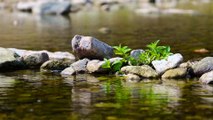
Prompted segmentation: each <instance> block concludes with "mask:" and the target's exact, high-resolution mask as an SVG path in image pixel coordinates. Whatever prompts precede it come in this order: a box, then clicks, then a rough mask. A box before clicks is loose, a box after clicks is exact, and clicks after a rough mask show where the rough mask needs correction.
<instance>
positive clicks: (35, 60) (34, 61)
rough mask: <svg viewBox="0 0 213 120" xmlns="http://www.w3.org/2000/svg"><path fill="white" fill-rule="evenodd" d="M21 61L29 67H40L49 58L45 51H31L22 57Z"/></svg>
mask: <svg viewBox="0 0 213 120" xmlns="http://www.w3.org/2000/svg"><path fill="white" fill-rule="evenodd" d="M22 60H23V62H24V63H25V64H26V65H27V66H28V67H29V68H37V67H40V66H41V65H42V64H43V63H44V62H46V61H48V60H49V56H48V54H47V53H32V54H29V55H26V56H23V57H22Z"/></svg>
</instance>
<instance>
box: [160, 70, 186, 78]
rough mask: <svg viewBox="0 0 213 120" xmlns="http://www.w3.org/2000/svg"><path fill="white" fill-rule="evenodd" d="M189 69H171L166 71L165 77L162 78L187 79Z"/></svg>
mask: <svg viewBox="0 0 213 120" xmlns="http://www.w3.org/2000/svg"><path fill="white" fill-rule="evenodd" d="M187 73H188V71H187V68H175V69H170V70H168V71H166V72H165V73H164V74H163V75H162V78H168V79H172V78H186V77H187Z"/></svg>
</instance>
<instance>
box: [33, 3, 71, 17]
mask: <svg viewBox="0 0 213 120" xmlns="http://www.w3.org/2000/svg"><path fill="white" fill-rule="evenodd" d="M70 7H71V4H70V2H69V1H37V2H36V4H35V5H34V7H33V9H32V10H33V13H34V14H56V15H59V14H68V13H69V12H70Z"/></svg>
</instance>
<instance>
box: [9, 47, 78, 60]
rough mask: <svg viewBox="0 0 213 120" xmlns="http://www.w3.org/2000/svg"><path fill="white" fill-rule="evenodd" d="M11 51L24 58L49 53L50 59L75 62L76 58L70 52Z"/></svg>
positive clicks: (13, 49) (12, 49)
mask: <svg viewBox="0 0 213 120" xmlns="http://www.w3.org/2000/svg"><path fill="white" fill-rule="evenodd" d="M8 49H9V50H11V51H13V52H15V53H16V54H17V55H18V56H20V57H23V56H26V55H30V54H34V53H47V54H48V56H49V59H70V60H75V56H74V55H73V54H71V53H69V52H62V51H57V52H49V51H47V50H40V51H32V50H24V49H17V48H8Z"/></svg>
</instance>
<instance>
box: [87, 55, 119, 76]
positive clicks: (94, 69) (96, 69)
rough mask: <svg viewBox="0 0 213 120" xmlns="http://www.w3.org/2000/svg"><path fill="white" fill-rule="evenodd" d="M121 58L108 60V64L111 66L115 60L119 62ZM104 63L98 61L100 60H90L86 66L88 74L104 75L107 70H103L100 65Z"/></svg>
mask: <svg viewBox="0 0 213 120" xmlns="http://www.w3.org/2000/svg"><path fill="white" fill-rule="evenodd" d="M121 59H122V58H120V57H115V58H111V59H109V61H110V63H111V64H112V63H113V62H115V61H117V60H121ZM104 63H105V61H100V60H91V61H89V62H88V64H87V70H88V72H89V73H106V72H108V71H109V70H108V69H103V68H102V65H103V64H104Z"/></svg>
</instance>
